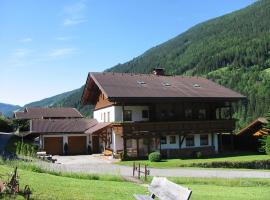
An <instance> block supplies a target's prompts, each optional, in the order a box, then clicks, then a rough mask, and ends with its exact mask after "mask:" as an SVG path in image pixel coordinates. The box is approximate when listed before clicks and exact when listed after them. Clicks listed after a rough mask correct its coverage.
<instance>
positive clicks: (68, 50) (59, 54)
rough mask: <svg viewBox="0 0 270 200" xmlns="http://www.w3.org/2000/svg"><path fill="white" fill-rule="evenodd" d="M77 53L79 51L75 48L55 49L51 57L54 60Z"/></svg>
mask: <svg viewBox="0 0 270 200" xmlns="http://www.w3.org/2000/svg"><path fill="white" fill-rule="evenodd" d="M75 53H77V49H75V48H61V49H54V50H53V51H52V52H51V53H50V54H49V56H50V57H53V58H58V57H64V56H67V55H72V54H75Z"/></svg>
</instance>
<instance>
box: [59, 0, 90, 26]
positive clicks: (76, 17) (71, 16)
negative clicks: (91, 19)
mask: <svg viewBox="0 0 270 200" xmlns="http://www.w3.org/2000/svg"><path fill="white" fill-rule="evenodd" d="M86 7H87V6H86V1H84V0H81V1H79V2H76V3H75V4H72V5H69V6H66V7H65V8H64V12H63V13H64V16H65V19H64V20H63V25H64V26H73V25H77V24H81V23H84V22H86V21H87V19H86V17H85V10H86Z"/></svg>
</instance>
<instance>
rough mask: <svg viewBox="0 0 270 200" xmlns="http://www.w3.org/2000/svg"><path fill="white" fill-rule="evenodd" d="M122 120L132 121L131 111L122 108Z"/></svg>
mask: <svg viewBox="0 0 270 200" xmlns="http://www.w3.org/2000/svg"><path fill="white" fill-rule="evenodd" d="M124 121H132V111H131V110H124Z"/></svg>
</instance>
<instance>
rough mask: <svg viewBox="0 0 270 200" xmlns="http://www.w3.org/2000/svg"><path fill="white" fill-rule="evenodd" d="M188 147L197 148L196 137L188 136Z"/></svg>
mask: <svg viewBox="0 0 270 200" xmlns="http://www.w3.org/2000/svg"><path fill="white" fill-rule="evenodd" d="M186 146H187V147H193V146H195V142H194V135H188V136H186Z"/></svg>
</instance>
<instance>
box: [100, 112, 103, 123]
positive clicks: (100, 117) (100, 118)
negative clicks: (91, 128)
mask: <svg viewBox="0 0 270 200" xmlns="http://www.w3.org/2000/svg"><path fill="white" fill-rule="evenodd" d="M102 116H103V115H102V113H100V120H101V121H102Z"/></svg>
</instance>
